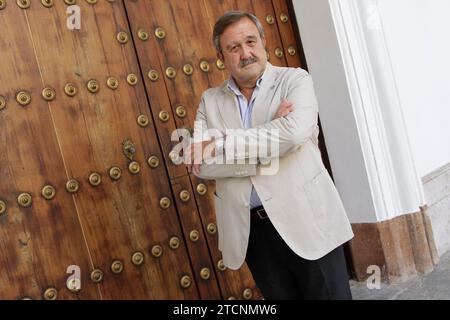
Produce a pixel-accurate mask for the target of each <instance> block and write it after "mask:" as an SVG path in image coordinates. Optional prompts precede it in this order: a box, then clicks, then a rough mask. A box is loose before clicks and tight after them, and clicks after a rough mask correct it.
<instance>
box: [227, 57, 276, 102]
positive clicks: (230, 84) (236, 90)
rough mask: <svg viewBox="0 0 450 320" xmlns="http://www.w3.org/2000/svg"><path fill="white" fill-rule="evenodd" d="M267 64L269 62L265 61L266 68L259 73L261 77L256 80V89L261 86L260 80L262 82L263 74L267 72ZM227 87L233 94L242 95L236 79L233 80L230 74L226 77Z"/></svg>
mask: <svg viewBox="0 0 450 320" xmlns="http://www.w3.org/2000/svg"><path fill="white" fill-rule="evenodd" d="M268 64H269V63H268V62H267V65H266V69H265V70H264V72H263V74H262V75H261V77H259V79H258V80H256V87H257V88H258V89H259V88H260V87H261V82H262V80H263V79H264V76H265V75H266V73H267V69H268ZM227 87H228V89H230V90H231V91H232V92H233V93H234V94H235V95H237V96H239V95H242V93H241V91H240V90H239V87H238V85H237V83H236V81H235V80H234V78H233V77H232V76H230V77H229V78H228V83H227Z"/></svg>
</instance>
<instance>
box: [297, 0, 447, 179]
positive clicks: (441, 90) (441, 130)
mask: <svg viewBox="0 0 450 320" xmlns="http://www.w3.org/2000/svg"><path fill="white" fill-rule="evenodd" d="M294 1H295V0H294ZM378 5H379V13H380V17H381V20H382V24H383V29H384V33H385V37H386V43H387V47H388V49H389V52H390V55H391V60H392V67H393V69H394V74H395V78H396V82H397V86H398V90H399V95H400V99H401V104H402V108H403V112H404V117H405V123H406V127H407V131H408V135H409V140H410V143H411V149H412V152H413V156H414V159H415V163H416V167H417V171H418V175H419V176H421V177H423V176H425V175H426V174H428V173H430V172H432V171H434V170H435V169H437V168H439V167H441V166H443V165H445V164H447V163H449V162H450V18H449V17H450V1H449V0H394V1H393V0H378Z"/></svg>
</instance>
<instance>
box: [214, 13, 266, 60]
mask: <svg viewBox="0 0 450 320" xmlns="http://www.w3.org/2000/svg"><path fill="white" fill-rule="evenodd" d="M243 18H248V19H250V20H252V21H253V22H254V23H255V25H256V28H257V29H258V31H259V35H260V37H261V38H264V29H263V26H262V24H261V22H260V21H259V19H258V18H257V17H256V16H255V15H253V14H251V13H248V12H243V11H228V12H226V13H225V14H224V15H223V16H221V17H220V18H219V19H218V20H217V21H216V24H215V25H214V31H213V42H214V46H215V47H216V50H217V51H218V52H222V47H221V46H220V36H221V35H222V34H223V32H224V31H225V29H226V28H227V27H228V26H230V25H232V24H233V23H236V22H238V21H239V20H241V19H243Z"/></svg>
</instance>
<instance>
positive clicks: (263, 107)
mask: <svg viewBox="0 0 450 320" xmlns="http://www.w3.org/2000/svg"><path fill="white" fill-rule="evenodd" d="M278 75H279V73H278V72H277V71H276V69H275V68H274V67H273V66H272V65H271V64H270V63H269V62H267V67H266V71H265V72H264V75H263V79H262V81H261V87H260V88H259V92H258V96H257V97H256V100H255V104H254V105H253V110H252V127H256V126H259V125H262V124H265V123H267V121H268V119H267V117H268V116H269V107H270V104H271V102H272V101H269V100H268V99H269V98H271V97H272V96H273V94H272V91H273V90H275V87H276V81H277V78H278ZM216 103H217V105H218V106H219V113H220V116H221V117H222V119H223V121H224V122H225V125H226V128H227V129H238V128H244V124H243V123H242V119H241V115H240V113H239V106H238V101H237V98H236V96H235V95H234V93H233V92H232V91H231V90H230V89H229V88H228V81H225V83H224V84H223V85H222V94H220V95H218V97H217V101H216Z"/></svg>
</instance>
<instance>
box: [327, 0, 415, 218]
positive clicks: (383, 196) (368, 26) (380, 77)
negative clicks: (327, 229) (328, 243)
mask: <svg viewBox="0 0 450 320" xmlns="http://www.w3.org/2000/svg"><path fill="white" fill-rule="evenodd" d="M329 4H330V10H331V14H332V18H333V21H334V25H335V29H336V36H337V39H338V43H339V46H340V51H341V55H342V59H343V65H344V69H345V75H346V79H347V85H348V89H349V95H350V99H351V104H352V107H353V112H354V117H355V121H356V127H357V130H358V135H359V138H360V141H361V147H362V153H363V158H364V162H365V165H366V172H367V178H368V181H369V185H370V189H371V193H372V197H373V203H374V206H375V211H376V216H377V220H378V221H383V220H388V219H392V218H394V217H396V216H398V215H401V214H405V213H412V212H417V211H418V210H419V206H421V205H423V204H424V195H423V187H422V184H421V181H420V178H419V176H418V174H417V172H416V166H415V163H414V159H413V157H412V152H411V148H410V144H409V140H408V136H407V131H406V126H405V122H404V117H403V113H402V107H401V101H400V98H399V94H398V91H397V86H396V82H395V76H394V73H393V69H392V65H391V59H390V56H389V51H388V48H387V46H386V41H385V37H384V32H383V25H382V21H381V19H380V16H379V13H378V5H377V1H376V0H329ZM355 192H357V190H355Z"/></svg>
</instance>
